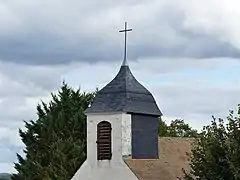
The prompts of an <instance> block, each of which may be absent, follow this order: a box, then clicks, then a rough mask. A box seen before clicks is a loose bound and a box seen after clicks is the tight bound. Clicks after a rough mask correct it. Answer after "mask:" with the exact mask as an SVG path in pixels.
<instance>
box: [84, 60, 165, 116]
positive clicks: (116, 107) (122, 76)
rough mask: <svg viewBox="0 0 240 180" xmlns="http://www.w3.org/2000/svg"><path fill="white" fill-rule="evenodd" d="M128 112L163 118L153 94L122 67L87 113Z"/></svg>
mask: <svg viewBox="0 0 240 180" xmlns="http://www.w3.org/2000/svg"><path fill="white" fill-rule="evenodd" d="M118 111H122V112H127V113H140V114H148V115H155V116H161V115H162V113H161V111H160V110H159V108H158V106H157V104H156V102H155V99H154V97H153V96H152V94H151V93H150V92H149V91H148V90H147V89H146V88H145V87H144V86H143V85H141V84H140V83H139V82H138V81H137V80H136V79H135V77H134V76H133V74H132V72H131V71H130V68H129V67H128V66H127V65H122V66H121V68H120V70H119V72H118V74H117V75H116V77H115V78H114V79H113V80H112V81H111V82H110V83H108V84H107V85H106V86H105V87H104V88H102V89H101V90H100V91H99V92H98V93H97V95H96V97H95V98H94V100H93V103H92V104H91V107H90V108H88V109H87V113H101V112H118Z"/></svg>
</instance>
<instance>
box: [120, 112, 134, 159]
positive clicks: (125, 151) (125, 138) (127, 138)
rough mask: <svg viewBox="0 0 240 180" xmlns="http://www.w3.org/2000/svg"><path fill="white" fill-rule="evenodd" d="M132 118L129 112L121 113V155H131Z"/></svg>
mask: <svg viewBox="0 0 240 180" xmlns="http://www.w3.org/2000/svg"><path fill="white" fill-rule="evenodd" d="M131 124H132V120H131V115H130V114H122V156H124V157H125V156H131V155H132V128H131Z"/></svg>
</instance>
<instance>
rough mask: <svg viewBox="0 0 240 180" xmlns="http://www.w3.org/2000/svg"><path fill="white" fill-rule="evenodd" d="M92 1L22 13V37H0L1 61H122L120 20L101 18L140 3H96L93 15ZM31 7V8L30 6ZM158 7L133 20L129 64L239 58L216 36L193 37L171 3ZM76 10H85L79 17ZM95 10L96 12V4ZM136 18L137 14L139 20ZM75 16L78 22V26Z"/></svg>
mask: <svg viewBox="0 0 240 180" xmlns="http://www.w3.org/2000/svg"><path fill="white" fill-rule="evenodd" d="M93 2H95V1H90V2H89V3H80V2H77V1H74V2H73V3H72V4H71V5H66V6H67V7H68V8H69V9H72V12H69V14H66V13H65V15H64V14H61V13H62V11H60V10H63V9H64V8H63V7H64V5H65V3H63V2H61V3H60V4H59V5H58V6H59V7H57V8H56V7H55V6H53V4H54V3H51V5H52V6H49V7H48V8H47V9H46V12H47V13H46V14H43V12H41V10H39V9H38V8H37V9H36V12H39V14H40V15H42V16H40V15H37V14H36V16H33V14H32V13H33V12H31V11H27V10H26V9H25V10H26V12H23V13H25V19H24V20H25V21H24V23H25V25H26V26H23V27H24V28H26V30H25V32H24V30H23V27H21V31H20V32H21V33H17V32H16V34H10V35H8V36H6V37H5V38H4V37H3V36H1V38H0V40H1V41H0V59H2V60H4V61H11V62H14V63H19V64H20V63H21V64H23V63H24V64H52V65H54V64H66V63H69V62H72V61H84V62H89V63H95V62H98V61H114V60H117V59H121V58H122V45H123V43H122V42H123V37H122V35H120V34H119V33H118V32H117V28H121V27H117V26H118V25H120V24H119V23H118V21H119V20H118V19H117V18H116V19H114V17H113V19H112V20H111V21H109V17H107V18H108V19H107V22H105V23H104V18H106V17H105V16H110V15H114V14H109V13H110V12H111V8H112V9H114V8H117V7H119V8H120V12H121V13H123V14H124V8H123V7H124V6H125V7H135V6H137V5H139V4H141V3H142V2H141V3H136V2H135V1H134V2H133V3H132V4H131V3H130V4H129V3H127V2H125V1H124V2H122V3H120V2H119V3H117V4H114V3H110V4H109V5H108V6H102V4H101V5H100V4H99V6H98V7H99V10H96V11H95V8H93V9H92V8H90V7H92V6H89V5H91V3H93ZM104 2H105V3H108V1H104ZM104 2H103V4H104ZM114 2H115V1H114ZM151 3H154V1H149V4H151ZM30 4H32V5H33V6H36V4H34V3H30ZM74 5H75V6H76V7H74ZM13 6H14V4H13ZM15 6H17V5H15ZM29 6H30V5H29ZM162 6H163V7H164V8H163V7H162ZM162 6H161V8H160V5H159V11H157V12H153V13H152V14H151V13H150V14H148V18H146V19H147V21H139V20H138V21H137V20H135V21H134V20H132V22H133V23H132V24H133V29H134V31H133V32H132V33H131V35H129V50H128V51H129V59H132V60H137V59H141V58H151V57H189V58H191V57H193V58H215V57H240V56H239V55H240V52H239V50H238V49H236V48H234V47H233V46H232V45H231V44H229V43H227V42H222V41H221V39H219V37H218V36H213V35H206V34H204V33H201V30H198V32H195V31H193V30H189V29H186V28H185V26H184V22H185V18H186V17H185V16H186V15H185V14H184V12H183V11H182V10H180V9H179V8H178V7H175V6H173V5H172V4H171V3H170V4H167V3H165V5H162ZM77 7H79V8H80V9H83V7H85V8H86V9H85V10H84V11H79V12H78V11H77V10H78V9H79V8H77ZM94 7H97V6H96V4H95V6H94ZM143 7H144V6H143ZM147 7H148V6H147V4H146V8H147ZM121 8H122V9H121ZM66 9H67V8H66ZM23 10H24V8H23V7H22V11H23ZM51 12H52V13H51ZM89 12H92V13H91V14H89ZM111 13H113V12H111ZM136 13H137V11H136ZM26 14H27V15H26ZM26 16H27V17H26ZM135 16H137V14H135ZM141 16H142V15H141V14H139V18H141ZM61 17H63V18H62V19H61ZM76 17H80V18H79V20H78V21H76ZM71 18H72V19H71ZM60 19H61V21H60ZM101 22H103V23H101ZM9 23H10V22H9ZM130 25H131V24H130ZM105 26H106V27H105Z"/></svg>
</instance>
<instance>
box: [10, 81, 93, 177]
mask: <svg viewBox="0 0 240 180" xmlns="http://www.w3.org/2000/svg"><path fill="white" fill-rule="evenodd" d="M51 96H52V100H51V101H50V102H49V103H44V102H42V103H41V105H38V106H37V115H38V118H37V120H35V121H33V120H32V121H30V122H26V121H25V127H26V129H27V130H26V131H23V130H21V129H20V130H19V134H20V136H21V139H22V141H23V143H24V144H25V149H24V153H25V155H26V157H22V156H20V155H19V154H17V158H18V163H15V169H16V170H17V173H16V174H14V175H13V176H12V179H13V180H43V179H44V180H70V179H71V177H72V176H73V175H74V173H75V172H76V171H77V169H78V168H79V167H80V166H81V164H82V163H83V162H84V160H85V158H86V116H85V114H84V111H85V110H86V108H87V107H88V106H89V104H90V103H91V101H92V98H93V96H94V93H85V92H80V90H77V91H75V90H73V89H72V88H70V87H68V85H67V84H66V83H63V85H62V86H61V88H60V90H59V91H58V94H57V95H56V94H51Z"/></svg>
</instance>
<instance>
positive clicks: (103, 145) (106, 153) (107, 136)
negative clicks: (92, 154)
mask: <svg viewBox="0 0 240 180" xmlns="http://www.w3.org/2000/svg"><path fill="white" fill-rule="evenodd" d="M111 131H112V128H111V124H110V123H109V122H107V121H102V122H100V123H99V124H98V125H97V159H98V160H110V159H111V158H112V142H111V139H112V138H111V134H112V132H111Z"/></svg>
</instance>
